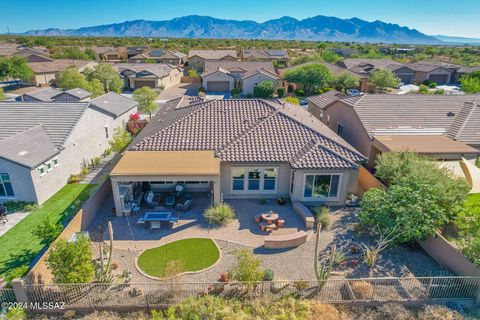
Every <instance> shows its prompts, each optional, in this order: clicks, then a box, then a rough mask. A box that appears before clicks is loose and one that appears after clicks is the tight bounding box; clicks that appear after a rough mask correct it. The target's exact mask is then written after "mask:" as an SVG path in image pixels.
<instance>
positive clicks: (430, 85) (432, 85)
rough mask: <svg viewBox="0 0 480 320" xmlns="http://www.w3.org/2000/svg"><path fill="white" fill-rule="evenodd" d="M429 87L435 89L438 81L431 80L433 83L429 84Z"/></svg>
mask: <svg viewBox="0 0 480 320" xmlns="http://www.w3.org/2000/svg"><path fill="white" fill-rule="evenodd" d="M428 87H429V88H430V89H435V88H436V87H437V83H436V82H431V83H430V84H429V85H428Z"/></svg>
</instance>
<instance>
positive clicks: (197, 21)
mask: <svg viewBox="0 0 480 320" xmlns="http://www.w3.org/2000/svg"><path fill="white" fill-rule="evenodd" d="M24 34H25V35H35V36H97V37H106V36H114V37H119V36H120V37H121V36H130V37H172V38H220V39H224V38H235V39H268V40H312V41H314V40H315V41H326V40H330V41H355V42H384V43H408V44H441V43H442V41H441V40H439V39H437V38H435V37H432V36H428V35H426V34H423V33H421V32H419V31H418V30H415V29H410V28H407V27H402V26H399V25H397V24H391V23H385V22H382V21H378V20H377V21H373V22H368V21H365V20H361V19H358V18H351V19H340V18H336V17H326V16H315V17H312V18H307V19H303V20H297V19H295V18H292V17H282V18H279V19H273V20H268V21H265V22H262V23H259V22H255V21H251V20H241V21H239V20H225V19H217V18H213V17H209V16H196V15H193V16H185V17H180V18H174V19H171V20H164V21H147V20H134V21H125V22H122V23H114V24H107V25H99V26H91V27H83V28H79V29H68V30H61V29H55V28H49V29H45V30H31V31H28V32H26V33H24Z"/></svg>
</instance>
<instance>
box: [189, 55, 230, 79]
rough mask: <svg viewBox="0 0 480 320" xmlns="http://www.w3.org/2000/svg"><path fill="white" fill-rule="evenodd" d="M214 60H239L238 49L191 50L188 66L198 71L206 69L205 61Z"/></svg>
mask: <svg viewBox="0 0 480 320" xmlns="http://www.w3.org/2000/svg"><path fill="white" fill-rule="evenodd" d="M208 60H213V61H237V60H238V57H237V50H190V51H189V52H188V66H189V67H190V68H193V69H195V70H196V71H197V72H198V73H203V72H204V70H205V62H206V61H208Z"/></svg>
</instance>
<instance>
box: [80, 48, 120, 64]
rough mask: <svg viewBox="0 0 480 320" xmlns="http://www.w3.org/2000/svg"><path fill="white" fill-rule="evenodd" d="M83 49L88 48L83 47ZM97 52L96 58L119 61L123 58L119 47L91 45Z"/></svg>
mask: <svg viewBox="0 0 480 320" xmlns="http://www.w3.org/2000/svg"><path fill="white" fill-rule="evenodd" d="M81 49H82V50H83V51H85V49H87V48H81ZM88 49H92V50H93V51H94V52H95V55H96V60H98V61H110V62H117V61H120V60H122V54H121V52H120V50H119V49H118V48H114V47H96V46H94V47H89V48H88Z"/></svg>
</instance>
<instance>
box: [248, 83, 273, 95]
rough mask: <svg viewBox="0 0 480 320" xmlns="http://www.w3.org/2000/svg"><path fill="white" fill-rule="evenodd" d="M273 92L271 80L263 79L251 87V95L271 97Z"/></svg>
mask: <svg viewBox="0 0 480 320" xmlns="http://www.w3.org/2000/svg"><path fill="white" fill-rule="evenodd" d="M274 92H275V85H274V84H273V81H269V80H263V81H262V82H260V83H259V84H257V85H256V86H255V87H254V88H253V95H254V96H255V97H256V98H271V97H272V96H273V93H274Z"/></svg>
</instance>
